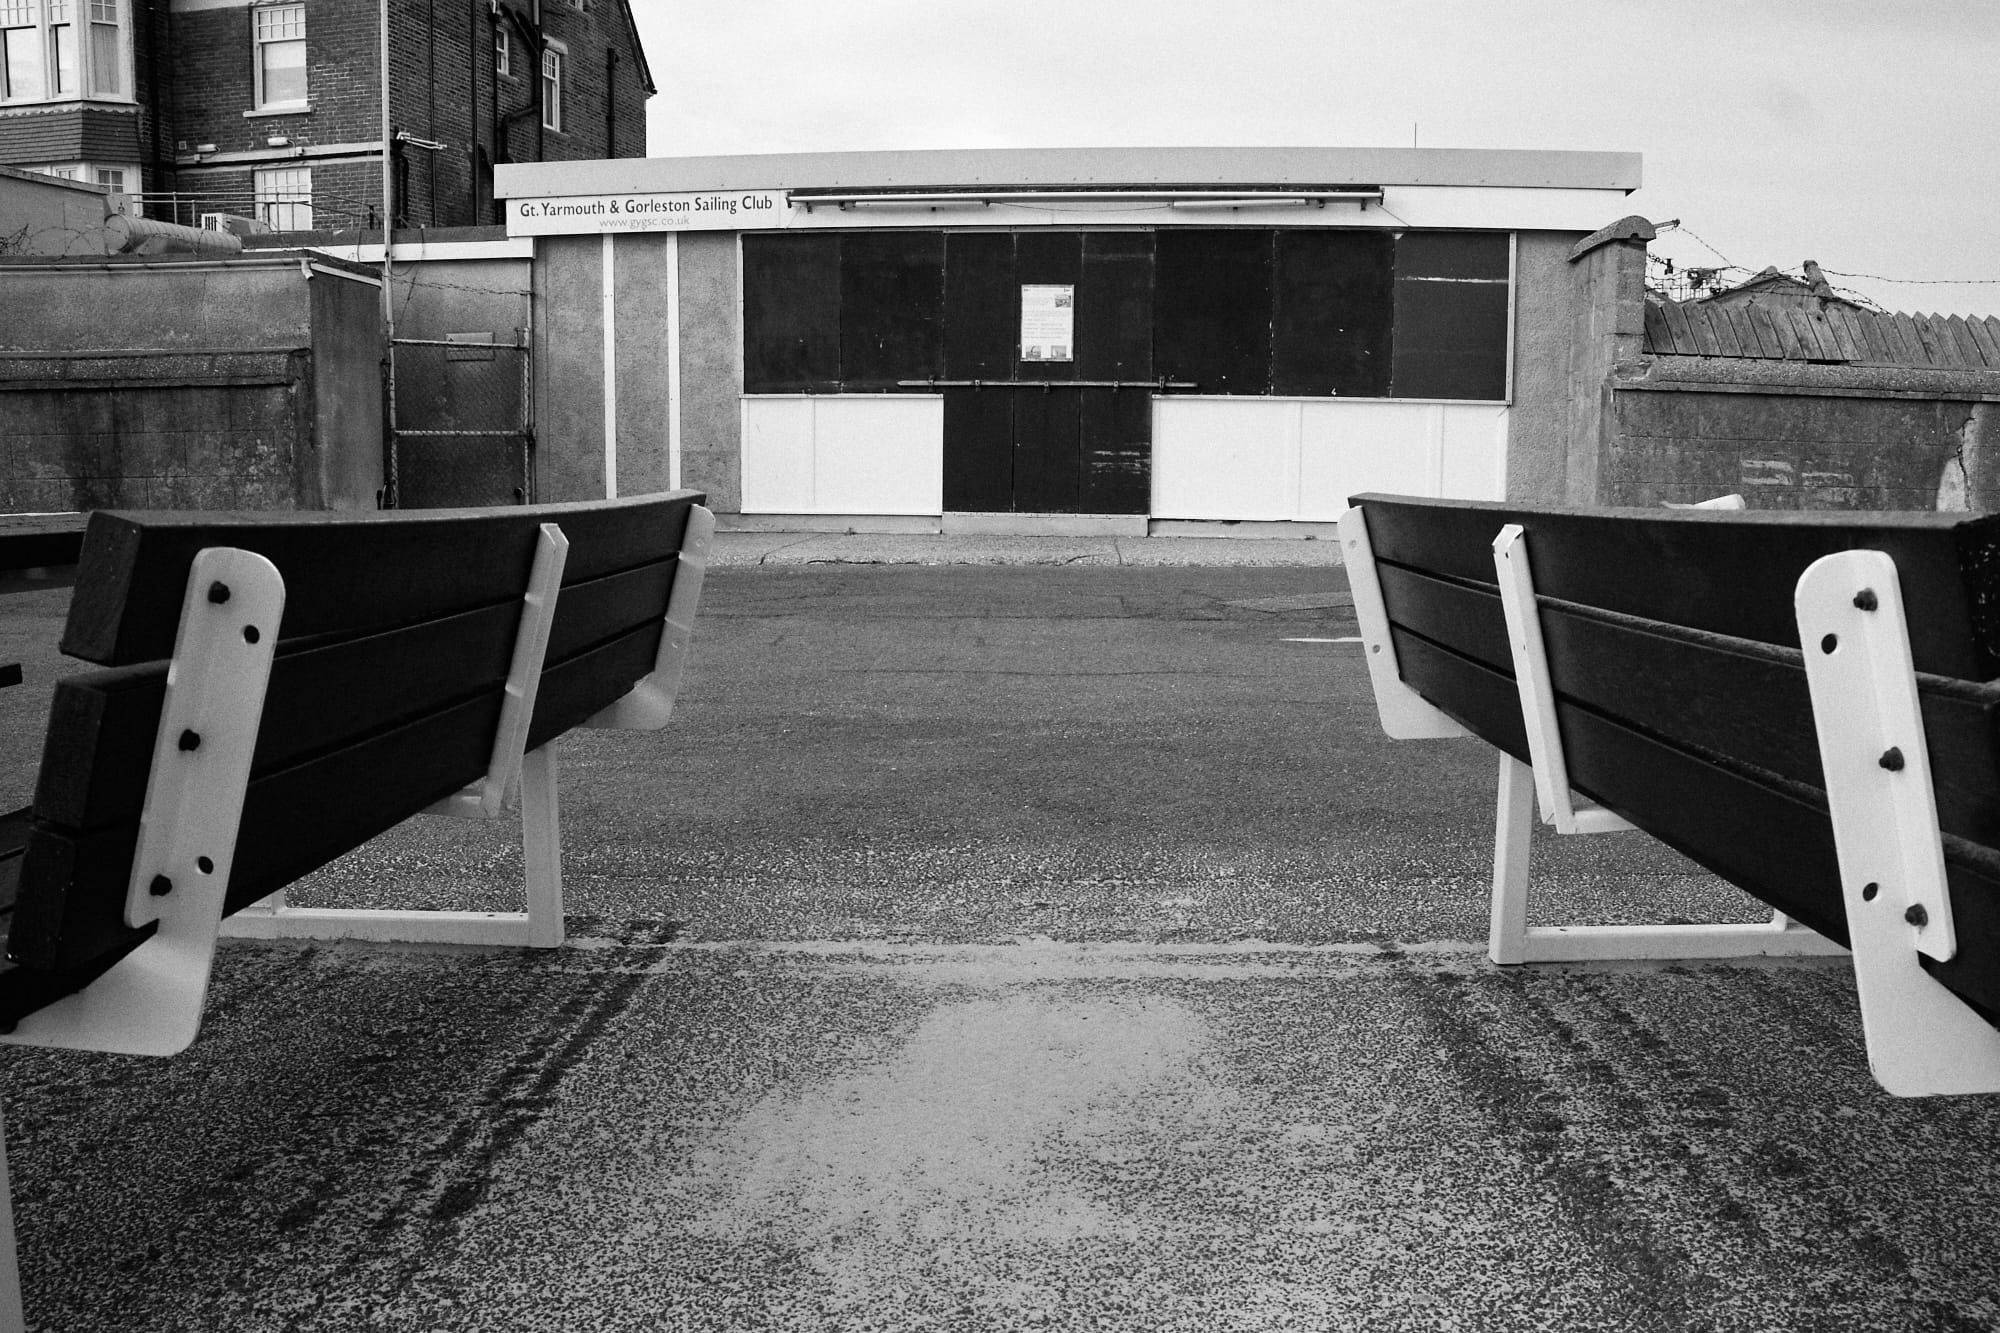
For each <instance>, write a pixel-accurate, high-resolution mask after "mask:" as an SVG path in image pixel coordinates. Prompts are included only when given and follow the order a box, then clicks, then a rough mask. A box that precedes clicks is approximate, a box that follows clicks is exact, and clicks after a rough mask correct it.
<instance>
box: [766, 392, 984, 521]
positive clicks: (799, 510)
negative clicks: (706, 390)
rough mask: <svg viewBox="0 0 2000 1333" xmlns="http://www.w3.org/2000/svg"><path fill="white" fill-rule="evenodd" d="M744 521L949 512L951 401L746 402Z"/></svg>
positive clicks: (844, 398)
mask: <svg viewBox="0 0 2000 1333" xmlns="http://www.w3.org/2000/svg"><path fill="white" fill-rule="evenodd" d="M743 512H744V513H746V514H923V515H936V514H941V513H943V512H944V399H943V398H942V397H940V396H937V395H935V394H837V395H802V396H763V395H759V396H756V397H745V398H744V399H743Z"/></svg>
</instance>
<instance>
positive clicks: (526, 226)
mask: <svg viewBox="0 0 2000 1333" xmlns="http://www.w3.org/2000/svg"><path fill="white" fill-rule="evenodd" d="M791 223H792V208H791V204H790V203H789V202H788V201H787V199H786V198H785V192H784V191H783V190H728V191H718V192H715V193H712V194H578V195H561V196H557V197H553V198H531V199H510V200H508V201H507V234H508V235H509V236H594V235H598V234H600V233H603V232H617V231H756V230H761V229H763V228H767V227H789V226H790V225H791Z"/></svg>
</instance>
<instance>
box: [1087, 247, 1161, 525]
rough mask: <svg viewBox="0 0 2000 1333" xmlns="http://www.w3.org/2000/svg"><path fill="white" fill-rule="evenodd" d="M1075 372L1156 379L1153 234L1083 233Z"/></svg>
mask: <svg viewBox="0 0 2000 1333" xmlns="http://www.w3.org/2000/svg"><path fill="white" fill-rule="evenodd" d="M1076 373H1077V378H1078V379H1086V380H1149V379H1152V378H1153V234H1152V233H1151V232H1145V231H1109V232H1092V233H1089V234H1086V235H1085V236H1084V238H1083V281H1082V283H1081V284H1079V286H1078V287H1077V292H1076ZM1100 512H1105V513H1110V512H1114V511H1110V510H1105V511H1100Z"/></svg>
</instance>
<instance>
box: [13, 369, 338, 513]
mask: <svg viewBox="0 0 2000 1333" xmlns="http://www.w3.org/2000/svg"><path fill="white" fill-rule="evenodd" d="M313 400H314V394H313V391H312V383H311V370H310V365H309V361H308V357H307V355H306V353H305V352H304V351H303V350H300V351H294V352H254V351H246V352H238V353H165V354H156V355H152V356H143V357H132V356H125V357H119V356H104V355H93V354H90V353H71V354H69V355H62V354H54V355H48V356H43V357H12V356H8V357H0V441H4V445H0V509H4V510H6V511H9V512H30V513H48V512H62V511H68V510H87V509H102V508H138V509H304V508H313V507H315V506H316V502H317V500H318V498H319V495H320V486H321V478H320V473H319V459H318V456H317V452H316V450H315V448H314V445H313V439H312V416H311V413H312V404H313Z"/></svg>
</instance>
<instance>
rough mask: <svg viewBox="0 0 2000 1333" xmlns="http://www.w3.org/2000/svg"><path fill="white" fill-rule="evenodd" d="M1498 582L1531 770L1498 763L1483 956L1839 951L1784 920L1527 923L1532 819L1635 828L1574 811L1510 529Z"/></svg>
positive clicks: (1520, 537) (1521, 541) (1529, 575)
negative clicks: (1489, 919) (1538, 811)
mask: <svg viewBox="0 0 2000 1333" xmlns="http://www.w3.org/2000/svg"><path fill="white" fill-rule="evenodd" d="M1493 567H1494V575H1495V578H1496V580H1497V582H1498V584H1499V588H1500V602H1501V606H1502V609H1503V611H1504V613H1505V615H1506V617H1507V638H1508V643H1509V646H1510V647H1511V648H1512V650H1513V658H1514V681H1515V685H1516V687H1517V689H1518V691H1519V694H1520V699H1521V721H1522V724H1523V726H1524V727H1525V728H1526V730H1527V735H1528V753H1529V755H1530V757H1531V758H1533V760H1534V765H1533V766H1532V767H1530V766H1529V765H1527V764H1523V763H1520V762H1519V761H1518V760H1515V759H1513V758H1512V757H1511V756H1508V755H1504V754H1503V755H1501V757H1500V783H1499V797H1498V807H1499V808H1498V814H1497V817H1496V819H1495V826H1494V834H1493V916H1492V927H1491V931H1490V933H1489V935H1488V938H1487V946H1486V951H1487V956H1488V957H1490V958H1492V960H1493V961H1494V962H1496V963H1558V962H1583V961H1587V960H1609V959H1639V958H1648V959H1669V958H1740V957H1745V956H1755V955H1760V954H1777V955H1803V954H1838V953H1844V952H1845V950H1843V949H1842V948H1841V947H1840V946H1839V945H1838V944H1835V943H1834V942H1833V941H1832V940H1829V939H1826V938H1825V937H1824V936H1822V935H1820V934H1819V933H1817V932H1816V931H1811V930H1807V929H1804V928H1803V927H1800V926H1797V925H1796V924H1795V923H1793V922H1792V921H1791V920H1790V919H1789V918H1787V917H1786V916H1784V914H1783V913H1779V914H1776V915H1774V916H1773V917H1772V918H1771V920H1770V921H1769V922H1750V923H1744V924H1735V923H1724V924H1717V925H1661V926H1530V925H1529V924H1528V923H1527V922H1528V888H1529V884H1530V882H1531V875H1530V856H1529V841H1530V837H1531V835H1532V833H1533V831H1534V824H1535V820H1534V812H1535V808H1536V807H1537V805H1539V806H1540V809H1541V816H1542V821H1543V822H1544V823H1546V824H1549V825H1551V826H1553V827H1554V828H1555V830H1556V832H1558V833H1564V834H1585V833H1619V832H1625V831H1628V830H1630V829H1631V828H1632V825H1631V824H1629V823H1627V822H1626V821H1625V820H1624V819H1621V818H1620V817H1619V816H1617V815H1615V814H1613V813H1612V812H1611V811H1609V810H1605V809H1602V808H1601V807H1597V806H1579V805H1578V804H1577V801H1576V796H1575V794H1574V793H1573V792H1571V790H1570V786H1569V765H1568V762H1567V760H1566V758H1565V756H1564V754H1563V743H1562V731H1561V728H1560V726H1559V724H1558V722H1557V717H1556V694H1555V683H1554V680H1553V678H1552V677H1551V676H1550V674H1549V662H1548V654H1547V651H1546V649H1545V647H1544V645H1543V642H1542V629H1541V610H1540V606H1539V604H1538V603H1537V602H1536V600H1535V581H1534V574H1533V571H1532V570H1531V568H1530V567H1529V563H1528V540H1527V535H1526V534H1525V533H1524V532H1523V531H1522V530H1521V527H1520V525H1519V524H1517V523H1509V524H1508V525H1507V526H1505V527H1504V528H1502V529H1501V530H1500V533H1499V535H1498V536H1497V537H1495V538H1494V539H1493Z"/></svg>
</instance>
